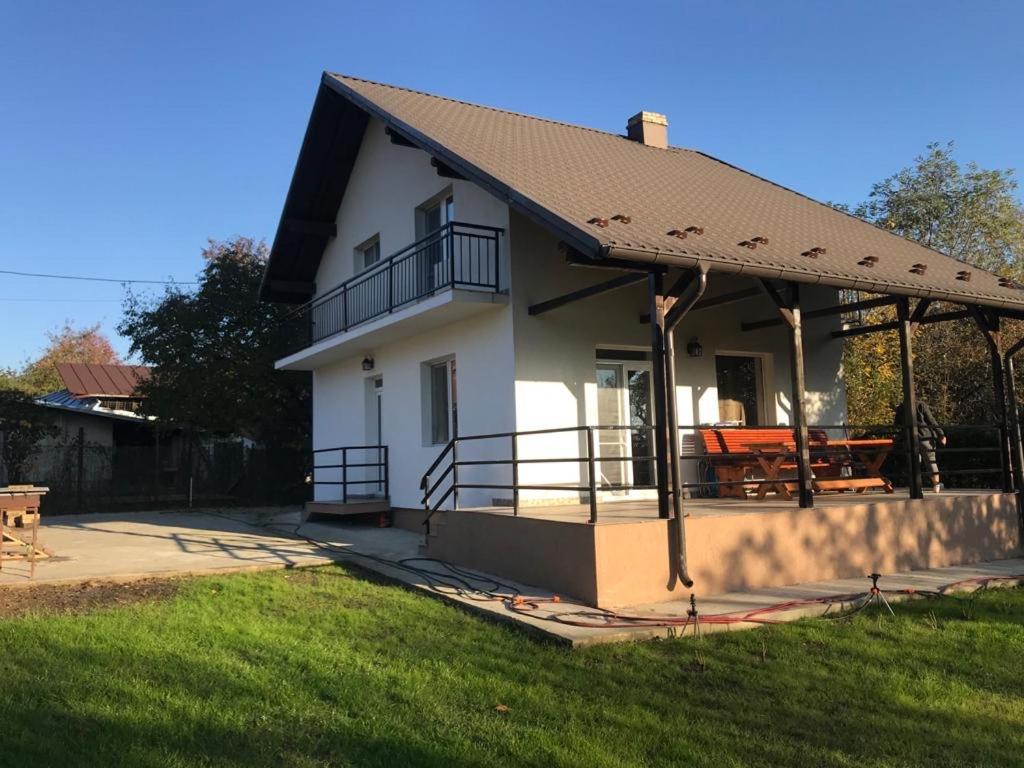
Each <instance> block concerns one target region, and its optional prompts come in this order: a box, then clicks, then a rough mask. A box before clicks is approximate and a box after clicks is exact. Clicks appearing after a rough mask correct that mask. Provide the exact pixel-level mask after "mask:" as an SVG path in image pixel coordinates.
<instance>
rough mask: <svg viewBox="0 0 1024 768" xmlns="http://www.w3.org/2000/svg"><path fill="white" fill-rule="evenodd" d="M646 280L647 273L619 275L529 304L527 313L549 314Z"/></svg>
mask: <svg viewBox="0 0 1024 768" xmlns="http://www.w3.org/2000/svg"><path fill="white" fill-rule="evenodd" d="M646 279H647V273H646V272H645V273H641V274H636V273H633V274H628V275H620V276H619V277H613V278H612V279H611V280H605V281H604V282H602V283H598V284H597V285H591V286H589V287H587V288H580V289H579V290H577V291H570V292H569V293H565V294H562V295H561V296H556V297H555V298H553V299H548V300H547V301H542V302H540V303H538V304H531V305H530V307H529V309H528V310H527V312H529V314H531V315H542V314H544V313H545V312H550V311H551V310H552V309H558V308H559V307H564V306H565V305H566V304H571V303H572V302H574V301H579V300H580V299H588V298H590V297H591V296H599V295H600V294H602V293H608V292H609V291H614V290H617V289H619V288H625V287H626V286H628V285H635V284H636V283H642V282H643V281H644V280H646Z"/></svg>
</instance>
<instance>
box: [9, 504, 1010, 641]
mask: <svg viewBox="0 0 1024 768" xmlns="http://www.w3.org/2000/svg"><path fill="white" fill-rule="evenodd" d="M301 537H307V538H301ZM308 539H312V540H313V541H310V540H308ZM421 539H422V537H421V535H420V534H417V533H413V532H410V531H405V530H401V529H397V528H370V527H358V526H352V525H345V524H340V523H337V522H333V521H332V522H323V523H318V522H313V523H304V524H303V523H301V520H300V516H299V513H298V511H297V510H276V509H275V510H250V511H240V510H224V511H223V512H216V511H206V512H195V513H181V512H170V513H160V512H148V513H136V514H118V515H81V516H67V517H52V518H45V519H44V521H43V525H42V528H41V531H40V541H41V544H42V546H43V547H44V548H45V549H46V550H47V551H49V552H50V553H52V556H51V557H49V558H47V559H44V560H39V561H37V567H36V577H35V579H30V578H29V572H28V566H27V564H26V563H24V562H20V561H13V562H7V563H5V565H4V569H3V571H2V572H0V588H19V587H31V586H32V585H34V584H59V583H69V584H70V583H77V582H82V581H94V580H111V581H130V580H135V579H140V578H153V577H170V576H183V575H198V574H216V573H230V572H237V571H248V570H265V569H272V568H288V567H296V566H311V565H323V564H326V563H330V562H334V561H346V562H352V563H355V564H358V565H360V566H362V567H364V568H367V569H370V570H373V571H376V572H378V573H380V574H382V575H384V576H387V577H388V578H391V579H395V580H398V581H401V582H403V583H405V584H408V585H410V586H413V587H416V588H419V589H422V590H424V591H426V592H428V593H430V594H432V595H436V596H440V597H442V598H443V599H446V600H449V601H452V602H454V603H456V604H459V605H461V606H463V607H467V608H470V609H472V610H475V611H478V612H480V613H482V614H484V615H486V616H488V617H490V618H493V619H498V620H502V621H512V622H515V623H516V624H517V625H519V626H520V627H522V628H524V629H528V630H531V631H533V632H537V633H540V634H542V635H545V636H547V637H549V638H551V639H554V640H556V641H558V642H561V643H565V644H568V645H572V646H584V645H591V644H595V643H604V642H616V641H623V640H639V639H644V638H652V637H673V636H679V635H680V634H682V633H683V632H684V631H685V630H684V629H683V627H681V626H680V625H679V622H680V621H684V620H685V619H686V617H687V609H688V608H689V607H690V606H689V603H688V602H687V601H678V602H672V603H658V604H652V605H642V606H633V607H630V608H628V609H622V610H620V611H619V612H618V613H619V614H629V615H630V616H635V617H643V618H645V619H649V620H650V621H651V623H654V622H656V621H658V620H666V621H667V622H668V623H671V624H674V625H673V626H651V625H649V624H646V623H644V622H642V621H625V622H623V621H621V620H619V619H617V618H615V617H611V616H609V615H608V614H604V613H602V612H600V611H596V610H595V609H592V608H589V607H587V606H583V605H579V604H575V603H572V602H569V601H557V602H555V596H554V595H553V594H551V593H550V592H545V591H544V590H541V589H538V588H536V587H531V586H528V585H523V584H516V583H513V582H510V581H508V580H504V579H498V578H496V577H491V576H489V575H487V574H480V573H470V572H467V571H465V570H463V569H454V570H453V569H452V568H450V567H449V566H447V565H446V564H444V563H440V562H438V561H433V560H430V559H428V558H423V557H421V556H420V555H419V543H420V541H421ZM382 561H383V562H382ZM400 561H404V562H400ZM993 577H994V578H1000V579H1003V578H1006V577H1020V578H1021V579H1022V580H1024V560H1022V559H1013V560H1001V561H995V562H990V563H980V564H977V565H971V566H961V567H953V568H937V569H930V570H924V571H915V572H910V573H904V574H899V575H893V576H883V578H882V580H881V582H880V586H881V587H882V588H883V589H885V590H887V591H891V592H890V593H889V594H888V597H889V599H890V601H894V600H896V599H900V598H901V597H903V598H905V597H906V595H902V596H901V595H898V594H893V593H895V592H897V591H899V590H905V589H914V590H917V591H928V590H936V589H939V588H940V587H943V586H945V585H947V584H950V583H953V582H958V581H962V580H966V579H978V578H993ZM869 586H870V582H869V581H868V580H867V579H843V580H838V581H830V582H819V583H814V584H801V585H797V586H791V587H779V588H772V589H758V590H752V591H749V592H742V593H732V594H727V595H718V596H714V597H709V598H702V599H700V600H699V602H698V609H699V611H700V614H701V616H703V617H705V618H704V623H703V624H702V631H705V632H708V631H720V630H724V629H742V628H750V627H753V626H758V623H757V622H751V621H739V620H738V617H740V616H742V615H743V614H747V613H749V612H750V611H755V610H760V609H764V608H766V607H768V606H774V605H778V604H780V603H788V602H789V601H807V600H814V601H820V602H813V603H810V604H808V603H801V604H800V605H796V606H793V607H791V608H790V609H788V610H786V611H784V612H773V613H770V614H764V615H763V616H760V617H758V618H766V619H770V620H773V621H774V620H785V621H790V620H794V619H796V618H800V617H805V616H814V615H820V614H822V613H825V612H826V611H832V612H834V611H836V610H838V609H840V608H841V607H843V605H844V604H846V603H845V602H844V601H838V602H833V603H831V604H830V603H829V602H828V599H829V598H830V597H832V596H836V595H852V594H863V593H865V592H866V591H867V589H868V587H869ZM974 586H976V585H973V584H967V585H963V587H962V588H973V587H974ZM482 592H488V593H490V595H491V596H490V597H488V596H487V595H485V594H482ZM517 596H520V597H521V598H522V599H523V602H521V603H518V604H516V603H515V598H516V597H517ZM723 614H728V615H729V616H730V617H731V618H730V619H729V621H730V623H722V619H721V618H718V619H716V618H715V616H721V615H723ZM567 622H573V623H572V624H570V623H567ZM732 622H735V623H732ZM577 623H582V624H587V625H588V626H576V625H575V624H577ZM609 623H611V624H614V625H618V624H626V625H627V626H605V625H606V624H609ZM690 631H692V630H690Z"/></svg>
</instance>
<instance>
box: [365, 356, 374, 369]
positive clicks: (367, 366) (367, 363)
mask: <svg viewBox="0 0 1024 768" xmlns="http://www.w3.org/2000/svg"><path fill="white" fill-rule="evenodd" d="M363 370H364V371H372V370H373V358H372V357H370V356H369V355H367V356H366V357H364V358H363Z"/></svg>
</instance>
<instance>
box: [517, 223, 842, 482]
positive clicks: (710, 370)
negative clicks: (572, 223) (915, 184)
mask: <svg viewBox="0 0 1024 768" xmlns="http://www.w3.org/2000/svg"><path fill="white" fill-rule="evenodd" d="M511 226H512V236H513V238H514V240H515V243H516V250H515V252H514V254H513V268H512V296H511V304H512V307H513V312H514V316H515V345H516V352H515V369H516V384H515V389H516V428H517V429H518V430H531V429H543V428H551V427H563V426H564V427H568V426H572V425H578V424H591V425H595V424H598V415H597V383H596V358H595V352H596V350H597V348H598V347H612V348H615V347H619V348H630V347H632V348H635V349H638V350H647V351H649V350H650V343H651V342H650V328H649V326H647V325H646V324H641V323H640V315H641V314H646V313H647V312H648V305H647V286H646V284H640V285H637V286H631V287H628V288H623V289H619V290H617V291H614V292H611V293H606V294H603V295H600V296H595V297H591V298H589V299H583V300H581V301H579V302H575V303H572V304H568V305H566V306H564V307H560V308H558V309H556V310H553V311H551V312H550V313H545V314H543V315H540V316H536V317H530V316H529V314H528V313H527V309H528V307H529V306H530V305H531V304H534V303H537V302H540V301H543V300H545V299H550V298H553V297H555V296H558V295H561V294H563V293H567V292H569V291H572V290H575V289H578V288H583V287H586V286H589V285H594V284H596V283H598V282H601V281H602V280H607V279H609V278H610V277H612V276H614V275H615V274H616V273H615V272H610V271H608V270H602V269H588V268H585V267H572V266H568V265H567V264H566V262H565V258H564V256H562V255H561V254H560V253H559V251H558V247H557V240H556V239H555V238H554V237H553V236H552V235H550V234H548V233H547V232H546V231H545V230H544V229H542V228H541V227H539V226H537V225H535V224H533V223H532V222H531V221H529V220H527V219H526V218H524V217H521V216H519V215H517V214H514V213H513V214H512V217H511ZM709 283H710V285H709V292H708V295H713V294H714V293H725V292H731V291H734V290H740V289H743V288H746V287H749V286H750V285H753V283H751V282H749V281H748V280H746V279H744V278H738V277H732V276H726V275H722V276H718V277H716V276H714V275H712V277H711V279H710V281H709ZM801 298H802V306H803V308H804V309H805V310H807V309H813V308H815V307H820V306H829V305H834V304H836V303H838V297H837V295H836V291H835V289H832V288H825V287H817V286H804V287H803V290H802V294H801ZM776 316H778V312H777V310H776V309H775V307H774V305H772V304H771V303H770V302H769V300H768V299H767V298H751V299H744V300H741V301H738V302H733V303H730V304H724V305H722V306H720V307H711V308H708V309H705V310H700V311H697V312H694V313H693V314H692V315H690V316H688V317H687V318H684V320H683V321H682V322H681V324H680V326H679V327H678V329H677V330H676V335H675V339H676V385H677V386H676V397H677V403H678V413H679V423H680V424H681V425H688V424H706V423H714V422H717V421H719V413H718V391H717V381H716V375H715V354H716V353H725V352H733V353H739V352H742V353H745V354H750V355H757V356H761V358H762V369H763V373H764V378H765V384H766V386H765V388H766V390H767V392H766V395H767V398H766V406H767V410H768V414H767V416H768V420H769V421H770V422H771V421H774V423H776V424H790V423H791V421H792V420H791V402H790V400H791V395H790V393H791V391H792V385H791V381H790V367H789V342H788V335H787V332H786V331H785V329H784V327H783V326H775V327H771V328H766V329H762V330H759V331H751V332H743V331H741V330H740V322H741V321H743V320H755V319H762V318H771V317H776ZM838 322H839V321H838V318H837V317H836V316H832V317H827V318H821V319H812V320H808V321H806V322H805V324H804V329H803V332H804V356H805V369H806V379H807V384H806V389H807V399H808V420H809V423H810V424H812V425H814V424H821V425H836V424H840V423H841V422H843V421H845V419H846V391H845V387H844V384H843V379H842V370H841V366H842V342H840V341H836V340H833V339H832V338H831V337H830V335H829V334H830V332H831V331H832V330H834V329H835V328H838ZM692 338H697V339H698V340H699V341H700V343H701V345H702V346H703V356H702V357H699V358H691V357H688V356H687V354H686V343H687V341H688V340H690V339H692ZM582 439H583V438H582V437H581V436H578V435H573V434H568V433H567V434H562V435H557V436H554V437H553V438H552V437H547V438H543V439H541V438H532V439H524V440H523V442H522V443H521V455H522V457H524V458H525V457H536V458H542V457H553V456H562V457H567V456H578V455H583V454H582V453H579V451H581V450H585V445H584V444H583V442H582ZM542 443H543V445H542ZM689 464H690V465H692V462H691V463H689ZM685 466H687V463H684V467H685ZM570 467H571V469H570ZM524 470H525V471H524V472H523V473H522V479H523V482H526V478H527V477H529V478H532V479H533V480H535V481H536V482H537V483H538V484H547V483H553V482H571V483H579V484H581V485H583V484H586V472H585V471H580V470H578V469H577V467H576V466H573V465H565V464H563V465H558V464H547V465H543V464H542V465H536V466H533V467H526V468H524ZM688 474H689V473H688ZM557 495H558V494H557V493H555V492H543V491H539V492H533V493H531V494H524V497H526V496H533V497H540V498H549V497H553V496H557Z"/></svg>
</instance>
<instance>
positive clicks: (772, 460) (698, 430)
mask: <svg viewBox="0 0 1024 768" xmlns="http://www.w3.org/2000/svg"><path fill="white" fill-rule="evenodd" d="M940 429H941V430H942V432H943V433H944V434H945V436H946V437H947V438H948V441H947V443H946V444H945V445H941V444H939V443H938V441H936V444H935V445H934V447H933V452H934V455H935V458H936V461H937V463H938V466H939V475H940V478H942V482H946V481H947V480H948V479H953V482H955V484H956V487H958V488H983V487H988V488H992V487H1002V486H1003V484H1004V479H1005V477H1006V473H1005V471H1004V467H1003V465H1002V455H1003V454H1002V451H1001V449H1000V441H1001V440H1002V439H1003V434H1004V433H1003V430H1002V427H1001V426H997V425H991V424H956V425H940ZM754 431H757V432H758V433H759V434H764V433H765V432H775V433H779V432H781V433H788V438H787V439H783V440H782V441H781V442H780V444H778V445H771V446H769V445H764V444H754V445H751V446H750V448H749V449H741V450H732V451H729V450H726V451H723V450H721V449H720V446H719V449H716V450H709V449H708V447H707V445H706V444H705V442H706V439H705V438H706V436H707V435H708V433H709V432H713V433H731V434H732V435H733V436H734V437H736V436H739V439H738V440H735V439H729V440H725V441H724V442H732V443H733V444H739V445H741V446H742V445H743V437H742V436H743V435H744V433H746V434H750V433H752V432H754ZM808 431H809V436H810V441H809V446H808V447H809V453H810V456H811V464H812V469H814V471H815V477H814V483H815V486H816V488H815V492H827V491H832V490H850V491H854V492H856V491H857V490H861V491H864V490H867V489H869V488H877V489H880V490H883V491H891V490H892V488H893V487H894V486H903V487H906V486H908V485H909V476H910V473H911V469H910V467H911V466H912V462H911V458H910V450H911V449H910V446H911V441H910V440H909V430H908V429H907V428H904V427H896V426H893V425H891V424H890V425H849V424H840V425H831V426H830V425H815V426H812V427H810V428H809V430H808ZM653 433H654V428H653V427H651V426H639V427H628V426H608V425H597V426H578V427H563V428H556V429H540V430H526V431H519V432H497V433H490V434H480V435H466V436H460V437H457V438H455V439H453V440H451V441H450V442H449V443H448V444H447V445H446V446H445V447H444V448H443V449H442V451H441V453H440V454H439V455H438V457H437V458H436V459H435V460H434V462H433V464H431V466H430V467H429V469H428V470H427V471H426V473H424V475H423V478H422V480H421V489H422V491H423V495H422V503H423V506H424V510H425V512H426V516H425V519H424V524H425V525H426V526H428V530H429V523H430V519H431V517H432V516H433V515H434V513H435V512H437V511H439V510H441V509H442V508H450V509H458V508H459V504H460V493H464V492H466V491H497V492H505V493H506V494H507V497H506V498H504V499H499V500H496V501H497V502H500V503H502V504H506V505H508V506H511V507H512V512H513V514H514V515H517V514H518V513H519V510H520V507H521V494H522V492H523V491H541V492H557V493H563V494H569V495H577V496H578V497H579V498H580V499H581V500H583V499H585V502H586V503H587V504H588V505H589V508H590V521H591V522H596V521H597V519H598V503H599V494H601V493H602V492H608V493H612V494H614V493H627V492H633V491H650V490H655V489H656V488H657V463H658V462H657V459H656V457H655V455H654V450H653V447H652V446H653ZM702 433H704V434H702ZM793 437H794V435H793V428H792V427H787V426H785V425H783V426H781V427H746V426H736V425H708V424H704V425H683V426H680V427H678V438H679V439H680V441H681V444H682V445H681V450H680V468H679V471H680V477H681V478H682V480H681V482H680V487H681V489H682V491H683V493H684V494H685V495H686V496H688V497H695V496H704V497H712V496H735V497H742V498H746V497H747V495H748V494H751V493H753V494H760V495H761V496H762V497H764V496H766V495H767V494H769V493H771V494H774V495H782V496H783V497H787V498H788V496H786V494H787V491H788V490H790V489H789V488H788V486H791V485H792V484H793V483H795V482H796V471H795V467H796V462H797V453H796V451H795V447H793V446H792V445H791V444H792V443H794V442H795V441H794V440H793V439H792V438H793ZM531 441H532V442H533V443H534V444H533V445H532V446H530V445H526V446H525V447H526V450H525V451H524V443H527V444H529V443H530V442H531ZM541 445H543V446H545V447H547V450H544V448H541V447H540V446H541ZM552 445H554V446H557V447H556V448H554V449H551V446H552ZM558 451H563V452H558ZM922 453H923V451H922ZM544 465H547V466H548V467H549V468H550V467H552V466H556V467H557V466H562V467H571V466H575V467H576V468H577V469H575V470H570V471H566V472H559V471H555V472H551V471H550V469H548V471H547V472H546V474H547V475H548V476H550V475H552V474H554V475H555V476H556V478H558V477H559V476H561V477H564V480H563V479H555V480H537V479H534V478H533V477H530V475H531V474H535V472H534V471H531V470H530V469H528V468H530V467H542V466H544ZM728 466H732V467H734V468H735V467H742V472H741V473H740V474H739V475H738V476H735V473H736V470H735V469H734V470H733V472H732V473H731V474H733V475H734V477H735V479H729V475H730V473H729V472H722V471H721V469H722V468H723V467H728ZM772 467H774V470H773V469H772ZM487 468H491V470H490V471H489V472H488V476H483V477H481V470H485V469H487ZM494 468H507V470H506V471H500V470H499V473H500V474H502V475H503V476H502V477H501V478H500V479H499V478H496V477H495V474H496V473H495V472H494ZM524 468H527V469H525V470H524ZM687 469H689V471H687ZM773 471H774V472H775V475H774V477H773V476H771V475H772V473H773ZM524 473H525V474H526V475H527V477H526V479H525V480H524V478H523V475H524ZM921 475H922V484H923V485H924V487H925V488H930V486H931V485H932V477H931V469H930V467H929V466H928V465H927V463H926V462H924V461H922V466H921ZM446 505H450V506H448V507H446ZM495 505H497V504H495ZM477 506H480V505H477Z"/></svg>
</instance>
